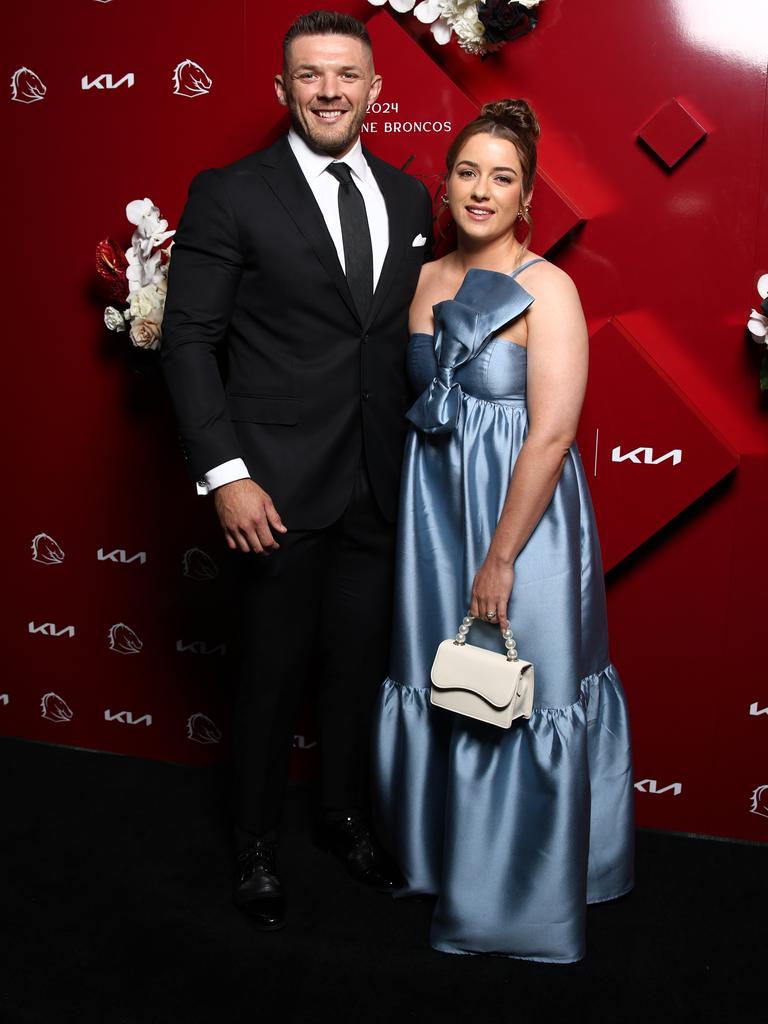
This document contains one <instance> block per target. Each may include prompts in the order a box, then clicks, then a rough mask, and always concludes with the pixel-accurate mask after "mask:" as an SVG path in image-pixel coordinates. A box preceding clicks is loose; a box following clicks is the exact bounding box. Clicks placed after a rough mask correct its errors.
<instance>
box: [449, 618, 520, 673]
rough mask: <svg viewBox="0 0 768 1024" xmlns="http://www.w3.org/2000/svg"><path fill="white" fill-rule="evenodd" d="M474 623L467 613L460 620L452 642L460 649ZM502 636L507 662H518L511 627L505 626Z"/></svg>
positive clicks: (473, 619)
mask: <svg viewBox="0 0 768 1024" xmlns="http://www.w3.org/2000/svg"><path fill="white" fill-rule="evenodd" d="M474 621H475V616H474V615H470V614H469V612H467V614H466V615H465V616H464V618H463V619H462V620H461V625H460V626H459V631H458V633H457V634H456V637H455V639H454V641H453V642H454V643H455V644H457V645H458V646H459V647H461V646H462V645H463V644H464V643H466V640H467V634H468V633H469V630H470V627H471V625H472V623H473V622H474ZM503 636H504V646H505V647H506V648H507V661H517V660H518V655H517V644H516V643H515V638H514V636H513V634H512V627H511V626H507V628H506V629H505V630H504V633H503Z"/></svg>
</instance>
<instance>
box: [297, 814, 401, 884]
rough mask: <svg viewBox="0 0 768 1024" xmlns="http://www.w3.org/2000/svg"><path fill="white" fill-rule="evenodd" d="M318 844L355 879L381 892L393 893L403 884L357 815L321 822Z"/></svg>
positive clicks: (383, 851) (384, 853)
mask: <svg viewBox="0 0 768 1024" xmlns="http://www.w3.org/2000/svg"><path fill="white" fill-rule="evenodd" d="M316 841H317V845H318V846H320V847H321V848H322V849H324V850H329V851H330V852H331V853H332V854H334V856H335V857H337V858H338V859H339V860H340V861H341V863H342V864H343V865H344V867H345V868H346V869H347V871H348V872H349V874H350V875H351V876H352V878H354V879H356V880H357V881H358V882H362V883H363V884H364V885H369V886H370V887H371V888H372V889H376V890H377V891H378V892H392V890H393V889H396V888H397V887H398V886H400V885H402V884H403V879H402V878H401V877H400V873H399V872H398V870H397V868H396V867H395V865H394V863H393V861H392V859H391V857H390V856H389V855H388V854H387V853H386V851H385V850H383V849H382V847H381V846H380V845H379V843H378V842H377V840H376V838H375V836H374V835H373V833H372V832H371V830H370V828H369V827H368V826H367V825H366V823H365V821H364V819H363V818H362V817H361V815H359V814H358V813H356V812H350V813H349V814H345V815H343V816H340V817H338V818H336V817H333V818H326V819H325V820H323V821H322V822H320V823H319V824H318V826H317V830H316Z"/></svg>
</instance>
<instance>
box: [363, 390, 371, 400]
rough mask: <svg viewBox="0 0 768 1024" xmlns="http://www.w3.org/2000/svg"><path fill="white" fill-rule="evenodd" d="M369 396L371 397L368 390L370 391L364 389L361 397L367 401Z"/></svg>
mask: <svg viewBox="0 0 768 1024" xmlns="http://www.w3.org/2000/svg"><path fill="white" fill-rule="evenodd" d="M370 397H371V392H370V391H364V392H363V398H364V400H365V401H366V402H367V401H368V399H369V398H370Z"/></svg>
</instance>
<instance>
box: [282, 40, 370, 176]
mask: <svg viewBox="0 0 768 1024" xmlns="http://www.w3.org/2000/svg"><path fill="white" fill-rule="evenodd" d="M380 89H381V78H380V77H379V75H377V74H376V73H375V72H374V69H373V57H372V55H371V51H370V49H369V48H368V47H367V46H366V45H365V43H363V42H362V41H361V40H359V39H355V38H354V37H353V36H338V35H319V36H297V37H296V38H295V39H294V40H293V41H292V42H291V44H290V46H289V48H288V52H287V54H286V60H285V67H284V68H283V73H282V74H281V75H277V76H276V77H275V91H276V92H277V98H278V100H279V101H280V102H281V103H282V104H283V105H284V106H287V107H288V108H289V110H290V112H291V120H292V122H293V127H294V129H295V130H296V132H298V134H299V135H300V136H301V137H302V138H303V139H304V141H305V142H306V143H307V144H308V145H309V146H311V147H312V149H315V150H317V151H318V152H321V153H327V154H328V155H329V156H332V157H337V158H338V157H341V156H343V155H344V154H345V153H347V152H348V151H349V150H350V149H351V148H352V147H353V146H354V144H355V142H356V141H357V137H358V135H359V134H360V127H361V125H362V123H363V121H364V120H365V113H366V109H367V107H368V104H369V103H373V102H374V100H375V99H376V97H377V96H378V95H379V91H380Z"/></svg>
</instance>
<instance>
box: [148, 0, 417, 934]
mask: <svg viewBox="0 0 768 1024" xmlns="http://www.w3.org/2000/svg"><path fill="white" fill-rule="evenodd" d="M283 49H284V53H283V71H282V73H281V74H279V75H277V76H276V78H275V89H276V92H277V98H278V100H279V102H280V103H282V104H284V105H286V106H287V107H288V108H289V110H290V114H291V122H292V127H291V130H290V132H289V134H288V135H287V136H285V137H283V138H281V139H279V140H278V142H277V143H275V145H273V146H271V147H270V148H269V149H267V150H264V151H263V152H258V153H254V154H252V155H250V156H248V157H245V158H244V159H242V160H240V161H238V162H236V163H234V164H231V165H230V166H228V167H224V168H221V169H217V170H210V171H204V172H203V173H201V174H200V175H198V176H197V178H195V180H194V181H193V183H192V186H191V188H190V193H189V199H188V202H187V206H186V208H185V211H184V215H183V217H182V219H181V222H180V224H179V228H178V231H177V233H176V240H175V245H174V250H173V259H172V264H171V271H170V277H169V290H168V301H167V305H166V310H165V317H164V323H163V330H164V341H163V350H162V352H163V366H164V369H165V373H166V377H167V380H168V384H169V388H170V391H171V396H172V399H173V402H174V406H175V409H176V413H177V417H178V422H179V427H180V432H181V438H182V443H183V447H184V449H185V456H186V458H187V460H188V463H189V467H190V469H191V472H192V475H193V476H194V478H195V479H197V480H198V490H200V491H201V492H213V500H214V504H215V507H216V512H217V514H218V517H219V521H220V523H221V526H222V529H223V531H224V536H225V538H226V542H227V545H228V546H229V548H230V549H232V551H233V552H235V555H234V556H233V557H235V558H236V560H237V561H238V562H239V565H238V566H237V571H238V576H239V582H238V593H237V597H236V605H237V610H238V616H239V627H238V630H237V638H236V645H235V646H236V650H235V651H234V662H235V668H234V672H235V683H236V697H235V706H234V715H233V757H234V765H233V766H234V772H233V775H234V793H233V809H234V818H235V840H236V849H237V858H238V871H237V872H236V881H235V892H234V899H235V903H236V905H237V906H239V907H240V908H241V909H243V910H244V911H246V912H247V913H248V914H249V915H250V916H251V917H252V918H253V919H254V920H255V921H256V923H257V924H258V925H259V926H260V927H262V928H264V929H275V928H279V927H281V926H282V924H283V923H284V918H285V899H284V893H283V887H282V884H281V882H280V879H279V876H278V873H277V865H276V835H277V832H276V830H277V826H278V824H279V820H280V814H281V809H282V804H283V800H284V794H285V788H286V783H287V774H288V763H289V757H290V750H291V738H292V733H293V725H294V717H295V714H296V709H297V704H298V702H299V697H300V693H301V687H302V684H303V682H304V681H305V679H307V680H308V681H309V683H310V685H311V686H312V687H313V689H316V691H317V710H318V727H319V740H320V743H319V749H320V780H319V796H320V813H319V825H318V838H319V840H320V842H321V844H322V845H325V846H326V847H328V848H329V849H330V850H331V851H332V852H334V853H335V854H336V855H337V856H338V857H339V858H340V859H341V861H342V862H343V863H344V864H345V866H346V867H347V869H348V871H349V872H350V874H352V875H353V876H354V877H355V878H357V879H358V880H360V881H363V882H365V883H366V884H369V885H372V886H374V887H375V888H377V889H381V890H389V889H391V888H392V886H393V885H394V884H395V871H394V869H393V867H392V866H391V864H390V862H389V860H388V858H387V857H386V855H385V854H384V852H383V851H382V850H381V848H380V847H379V845H378V843H377V842H376V840H375V838H374V837H373V835H372V833H371V830H370V828H369V826H368V824H367V819H366V815H365V805H366V781H367V778H366V776H367V762H368V732H369V717H370V711H371V707H372V704H373V699H374V697H375V694H376V690H377V688H378V686H379V684H380V682H381V681H382V680H383V678H384V677H385V675H386V656H387V643H388V634H389V618H390V613H389V606H390V598H391V576H392V555H393V545H394V527H393V521H394V518H395V512H396V505H397V492H398V483H399V472H400V460H401V453H402V444H403V438H404V432H405V420H404V415H403V414H404V412H405V410H406V408H407V406H408V397H407V388H406V382H405V370H404V356H405V347H406V343H407V312H408V306H409V303H410V300H411V298H412V295H413V292H414V290H415V287H416V282H417V279H418V276H419V271H420V268H421V264H422V262H423V260H424V258H425V256H426V255H427V253H428V252H429V248H430V244H431V238H432V232H431V223H432V211H431V203H430V201H429V196H428V194H427V192H426V189H425V188H424V187H423V186H422V185H421V184H420V183H419V182H418V181H416V180H415V179H413V178H410V177H409V176H408V175H406V174H403V173H402V172H400V171H398V170H395V168H393V167H390V166H389V165H388V164H386V163H384V162H383V161H381V160H379V159H377V158H376V157H374V156H372V155H371V154H370V153H368V152H367V151H365V150H363V149H362V147H361V145H360V128H361V125H362V123H363V120H364V117H365V114H366V109H367V106H368V104H369V103H372V102H374V101H375V99H376V98H377V96H378V95H379V91H380V89H381V78H380V77H379V76H378V75H377V74H376V73H375V70H374V66H373V56H372V52H371V44H370V39H369V37H368V34H367V32H366V29H365V26H364V25H363V24H362V22H359V21H357V20H356V19H354V18H351V17H349V16H347V15H342V14H336V13H333V12H329V11H315V12H313V13H312V14H307V15H304V16H302V17H300V18H298V19H297V21H296V22H294V24H293V25H292V26H291V27H290V29H289V30H288V33H287V35H286V37H285V41H284V47H283ZM219 355H223V356H224V357H225V358H224V360H221V361H220V360H219V358H218V357H219ZM220 362H224V363H225V364H226V373H225V379H223V378H222V374H221V373H220V370H219V365H220Z"/></svg>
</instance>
